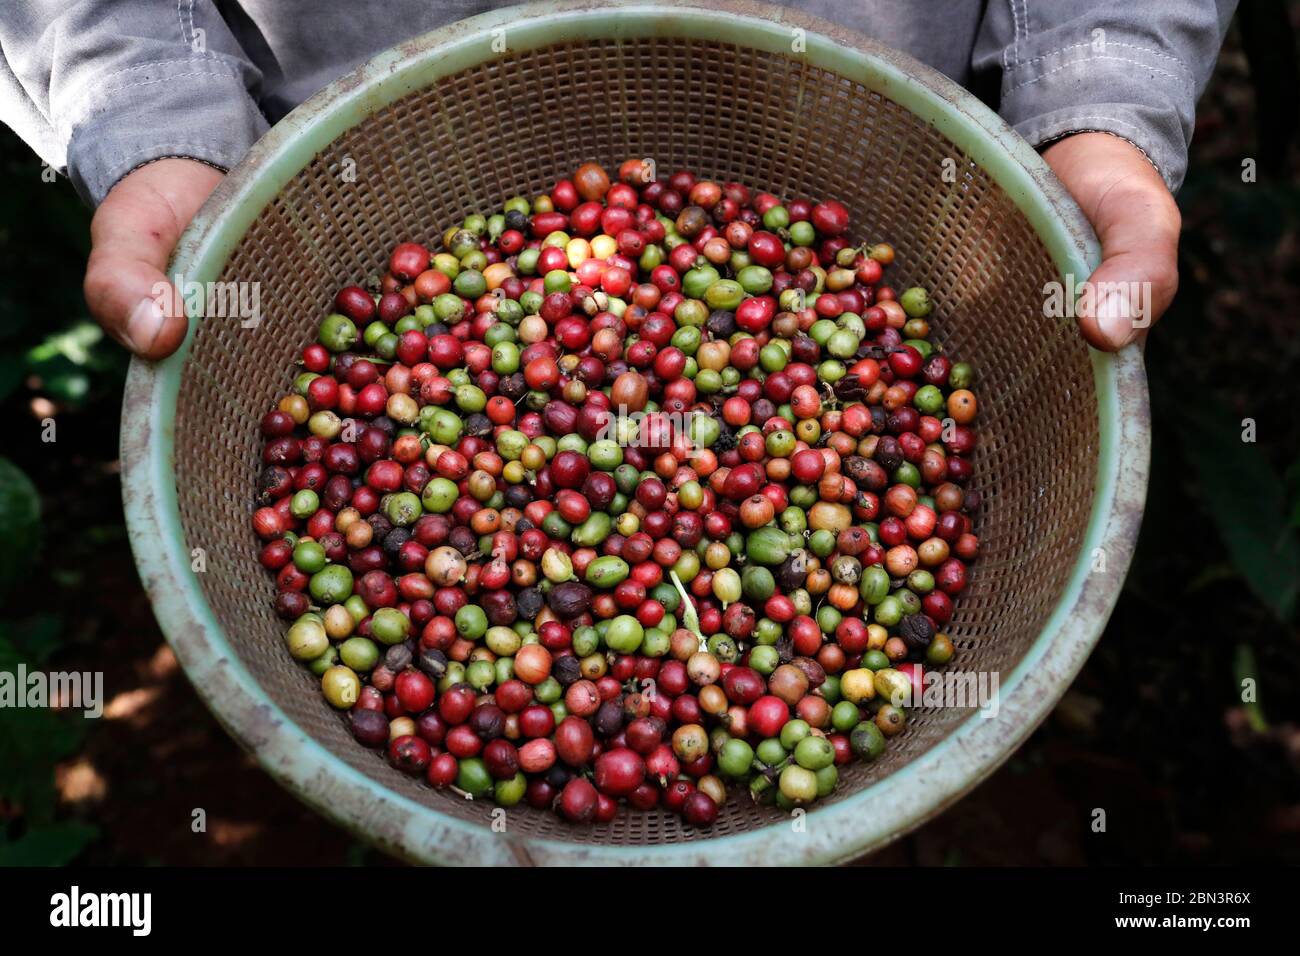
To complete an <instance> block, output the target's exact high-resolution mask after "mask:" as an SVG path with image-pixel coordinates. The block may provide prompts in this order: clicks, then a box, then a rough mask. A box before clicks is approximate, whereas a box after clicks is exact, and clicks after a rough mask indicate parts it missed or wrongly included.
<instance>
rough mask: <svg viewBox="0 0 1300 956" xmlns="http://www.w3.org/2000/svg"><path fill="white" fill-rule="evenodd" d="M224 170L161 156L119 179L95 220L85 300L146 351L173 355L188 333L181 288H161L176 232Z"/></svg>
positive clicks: (134, 347)
mask: <svg viewBox="0 0 1300 956" xmlns="http://www.w3.org/2000/svg"><path fill="white" fill-rule="evenodd" d="M221 177H222V173H221V172H220V171H219V170H216V169H213V168H212V167H211V166H208V165H205V164H204V163H200V162H198V161H196V160H192V159H160V160H158V161H157V162H153V163H149V164H148V165H147V166H141V167H140V168H139V169H136V170H134V171H132V172H130V173H128V174H127V175H126V176H124V177H122V179H121V180H120V181H119V182H118V183H117V185H115V186H114V187H113V188H112V189H111V190H109V193H108V195H107V196H106V197H104V201H103V202H102V203H100V205H99V208H98V209H97V210H95V217H94V219H92V220H91V223H90V241H91V250H90V260H89V261H88V262H87V263H86V279H85V283H84V286H83V289H84V291H85V296H86V304H87V305H88V306H89V307H90V313H91V315H93V316H94V317H95V320H96V321H98V322H99V324H100V325H101V326H103V328H104V331H105V332H107V333H108V334H109V335H111V336H112V337H113V338H115V339H117V341H119V342H121V343H122V344H123V345H125V346H126V347H127V348H128V349H130V350H131V351H132V352H134V353H135V354H136V355H139V356H141V357H143V358H147V359H154V360H157V359H162V358H166V357H167V356H168V355H171V354H172V353H173V352H175V351H176V349H177V348H179V347H180V344H181V342H183V341H184V339H185V330H186V325H187V320H186V318H185V312H184V308H183V306H182V305H181V300H180V296H179V294H178V293H177V292H176V291H175V290H173V291H171V292H170V293H165V294H163V295H159V294H158V293H159V290H160V289H162V288H163V287H164V284H166V285H168V286H169V285H170V277H169V276H167V275H166V274H165V273H164V270H165V269H166V268H167V262H168V260H169V259H170V258H171V254H172V250H173V249H174V248H175V247H176V242H177V240H179V239H180V237H181V233H182V232H183V231H184V230H185V227H186V226H187V225H188V224H189V221H190V220H191V219H192V218H193V217H194V214H195V213H196V212H198V209H199V207H200V206H202V205H203V201H204V200H205V199H207V198H208V194H209V193H210V192H212V190H213V189H214V188H216V185H217V183H219V182H220V181H221Z"/></svg>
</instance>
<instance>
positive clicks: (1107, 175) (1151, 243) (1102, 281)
mask: <svg viewBox="0 0 1300 956" xmlns="http://www.w3.org/2000/svg"><path fill="white" fill-rule="evenodd" d="M1043 158H1044V159H1046V160H1047V162H1048V165H1050V166H1051V167H1052V169H1053V170H1054V171H1055V172H1056V175H1057V176H1059V177H1060V179H1061V182H1062V183H1064V184H1065V188H1066V189H1068V190H1069V191H1070V193H1071V194H1072V195H1073V196H1074V198H1075V201H1077V202H1078V203H1079V206H1080V207H1081V208H1082V209H1083V214H1084V215H1085V216H1087V217H1088V221H1089V222H1091V223H1092V227H1093V228H1094V229H1095V230H1096V231H1097V238H1098V239H1099V240H1100V241H1101V260H1102V261H1101V265H1100V266H1098V267H1097V270H1096V271H1095V272H1093V274H1092V276H1091V277H1090V278H1089V283H1090V284H1091V287H1092V295H1088V296H1085V297H1084V298H1083V300H1081V302H1080V304H1079V310H1078V311H1079V316H1078V318H1079V328H1080V330H1081V331H1082V332H1083V337H1084V338H1086V339H1087V340H1088V341H1089V342H1090V343H1091V344H1092V345H1094V346H1096V347H1097V348H1099V349H1103V350H1105V351H1107V352H1114V351H1116V350H1118V349H1121V348H1123V347H1124V346H1125V345H1128V344H1129V343H1130V342H1132V341H1133V340H1135V339H1136V338H1137V337H1138V336H1139V335H1140V334H1142V333H1143V331H1144V330H1145V329H1146V328H1147V327H1148V326H1149V325H1150V324H1151V323H1153V322H1155V320H1156V319H1158V318H1160V316H1161V314H1162V313H1163V312H1164V311H1165V309H1166V308H1168V306H1169V303H1170V301H1172V300H1173V297H1174V293H1175V292H1176V291H1177V290H1178V233H1179V230H1180V229H1181V227H1182V217H1181V215H1180V214H1179V212H1178V204H1177V203H1175V202H1174V197H1173V196H1172V195H1171V194H1170V192H1169V189H1168V187H1167V186H1165V183H1164V180H1163V179H1161V178H1160V174H1159V173H1157V172H1156V170H1155V168H1154V167H1153V166H1152V165H1151V164H1150V163H1149V162H1147V159H1146V157H1145V156H1143V155H1142V153H1141V151H1140V150H1138V149H1137V147H1135V146H1133V145H1132V144H1131V143H1129V142H1127V141H1125V140H1122V139H1120V138H1119V137H1117V136H1111V135H1110V134H1109V133H1076V134H1074V135H1073V136H1068V137H1066V138H1065V139H1062V140H1059V141H1058V142H1055V143H1053V144H1052V145H1051V146H1049V147H1048V148H1047V149H1046V150H1045V151H1044V152H1043Z"/></svg>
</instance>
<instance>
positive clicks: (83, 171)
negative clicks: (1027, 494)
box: [0, 0, 266, 203]
mask: <svg viewBox="0 0 1300 956" xmlns="http://www.w3.org/2000/svg"><path fill="white" fill-rule="evenodd" d="M0 51H2V52H3V60H0V121H2V122H4V123H5V124H6V125H7V126H10V127H11V128H13V129H14V131H15V132H17V133H18V135H19V136H21V137H22V138H23V139H24V140H26V141H27V142H28V143H29V144H30V145H31V146H32V147H33V148H34V149H35V150H36V151H37V153H39V154H40V156H41V158H42V159H43V160H44V161H45V162H46V163H48V164H49V165H51V166H53V167H54V168H56V169H58V170H60V171H66V172H67V174H68V175H69V176H70V177H71V179H72V181H73V184H74V185H75V186H76V188H77V191H78V192H79V193H80V194H81V195H82V197H83V198H85V199H86V200H87V201H89V202H91V203H98V202H100V201H101V200H102V199H103V198H104V196H105V195H106V194H107V193H108V191H109V190H110V189H111V188H112V187H113V185H114V184H115V183H116V182H117V181H118V180H119V179H121V178H122V177H123V176H125V175H126V174H127V173H129V172H130V171H131V170H132V169H135V168H136V167H137V166H140V165H141V164H143V163H146V162H149V161H150V160H154V159H160V158H162V157H164V156H187V157H190V158H193V159H198V160H201V161H203V162H206V163H209V164H211V165H213V166H217V167H219V168H221V169H229V168H230V167H231V166H233V165H234V164H235V163H236V162H238V161H239V158H240V157H241V156H243V154H244V153H245V152H247V150H248V148H249V147H250V146H251V145H252V144H253V142H254V141H255V140H256V139H257V138H258V137H259V136H260V135H261V134H262V133H263V132H265V130H266V120H265V118H264V117H263V116H262V114H261V113H260V112H259V110H258V108H257V104H256V102H255V99H254V97H255V96H256V92H257V88H258V84H259V83H260V82H261V74H260V73H259V72H258V70H257V69H256V68H255V67H254V66H253V65H252V64H251V63H250V62H249V60H248V58H247V57H246V56H245V55H244V52H243V51H242V50H241V49H240V48H239V45H238V43H236V41H235V39H234V38H233V37H232V36H231V34H230V31H229V29H228V28H227V27H226V25H225V22H224V21H223V20H222V18H221V17H220V16H219V15H218V13H217V11H216V9H215V8H214V6H213V3H212V0H176V2H168V0H70V2H69V0H34V2H29V3H17V2H6V3H4V4H0Z"/></svg>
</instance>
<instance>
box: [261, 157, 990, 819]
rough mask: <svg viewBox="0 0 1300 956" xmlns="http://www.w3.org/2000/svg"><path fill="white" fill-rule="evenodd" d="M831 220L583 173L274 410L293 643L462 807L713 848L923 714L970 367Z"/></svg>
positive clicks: (962, 560)
mask: <svg viewBox="0 0 1300 956" xmlns="http://www.w3.org/2000/svg"><path fill="white" fill-rule="evenodd" d="M848 235H849V214H848V211H847V210H846V208H845V207H844V206H843V205H841V204H840V203H838V202H836V201H834V200H829V199H825V200H821V201H813V200H808V199H793V200H789V201H783V200H782V199H780V198H778V197H776V196H774V195H771V194H769V193H764V192H753V191H751V190H750V189H749V188H747V187H745V186H743V185H740V184H738V183H717V182H711V181H708V180H704V179H699V178H697V177H696V176H695V175H693V174H692V173H689V172H677V173H675V174H673V175H672V176H671V177H670V178H667V179H658V178H655V176H654V175H653V167H652V166H651V165H649V164H648V163H647V162H645V161H642V160H629V161H628V162H626V163H624V164H623V165H622V166H621V167H620V168H619V170H618V175H617V178H616V179H614V180H611V178H610V176H609V175H608V173H607V172H606V171H605V170H604V169H603V168H601V167H600V166H599V165H597V164H594V163H587V164H585V165H583V166H582V167H580V168H579V169H578V170H577V171H576V173H575V174H574V175H573V176H572V177H571V178H569V179H563V180H561V181H559V182H558V183H556V184H555V186H554V188H553V189H552V190H551V191H550V193H549V194H546V195H541V196H537V197H536V198H534V199H532V200H529V199H525V198H522V197H515V198H512V199H510V200H508V201H507V202H506V203H505V204H504V207H503V208H502V210H501V211H500V212H497V213H494V214H493V215H489V216H483V215H471V216H469V217H467V218H466V219H465V220H464V221H463V222H462V223H460V224H459V225H457V226H454V227H452V228H450V229H448V230H447V231H446V232H445V233H443V234H442V235H441V236H438V237H436V240H435V241H431V242H428V243H426V244H420V243H416V242H405V243H402V244H401V245H399V246H398V247H397V248H396V249H394V250H393V252H392V256H391V258H390V260H389V262H388V264H387V270H386V272H385V273H384V274H383V275H382V277H376V278H375V280H374V282H373V283H372V284H371V286H370V287H368V288H363V287H361V286H350V287H348V288H345V289H342V290H341V291H339V292H338V294H337V296H336V297H335V299H334V306H333V311H332V312H331V313H330V314H329V315H328V316H326V317H325V319H324V321H323V322H322V323H321V325H320V330H319V338H318V341H317V342H315V343H313V344H311V345H309V346H307V347H306V348H305V349H304V350H303V352H302V357H301V367H302V370H301V373H300V374H299V375H298V376H297V378H296V380H295V381H294V383H293V387H292V389H291V391H290V392H289V393H288V394H287V395H285V396H284V397H283V398H282V399H281V400H280V401H279V403H278V404H277V405H276V407H275V408H273V409H272V410H271V411H269V412H267V414H266V415H265V417H264V418H263V419H262V421H261V431H262V435H263V436H264V439H265V441H264V445H263V450H262V466H263V470H262V472H261V476H260V479H259V482H258V488H257V498H258V507H257V509H256V511H255V513H254V514H253V527H254V529H255V531H256V533H257V534H258V535H259V536H260V538H261V539H262V542H263V543H262V547H261V562H262V564H263V565H264V566H265V567H266V568H267V569H268V570H269V571H271V572H273V573H274V575H275V578H276V583H277V585H278V594H277V596H276V598H275V607H276V609H277V611H278V613H279V614H280V616H281V617H282V618H284V619H285V620H286V621H288V622H290V623H289V625H288V630H287V634H286V642H287V645H288V651H289V653H290V654H291V655H292V656H293V657H294V658H296V659H297V660H299V661H302V662H303V663H304V664H305V665H306V666H307V667H308V668H310V670H311V671H312V673H314V674H316V675H318V676H319V678H320V686H321V690H322V692H323V694H324V696H325V699H326V700H327V701H328V702H329V703H330V704H331V705H332V706H333V707H335V708H338V709H339V710H340V711H345V712H347V714H348V720H349V724H350V728H351V732H352V734H353V735H354V736H355V737H356V739H357V740H358V741H359V742H360V743H361V744H362V745H364V746H366V747H373V748H383V749H385V750H386V752H387V756H388V759H389V760H390V761H391V762H392V764H393V765H394V766H395V767H397V768H398V769H399V770H401V771H403V772H405V773H408V774H411V775H414V776H418V777H421V778H423V779H425V780H427V781H428V783H429V784H430V785H432V786H433V787H436V788H452V789H455V790H456V791H458V792H459V793H460V794H462V795H463V796H467V797H472V798H475V799H479V798H491V799H493V800H495V801H496V803H497V804H500V805H502V806H507V807H509V806H514V805H517V804H519V803H520V802H526V803H527V804H529V805H531V806H533V807H538V808H553V809H554V810H555V811H556V812H558V813H559V814H560V815H561V816H563V817H564V818H565V819H567V820H570V821H573V822H575V823H586V822H592V821H595V822H608V821H609V820H611V819H613V818H614V817H615V816H616V814H618V813H619V808H620V804H621V802H623V801H626V803H627V804H629V805H630V806H632V807H634V808H637V809H639V810H649V809H651V808H654V807H663V808H666V809H668V810H670V811H673V812H675V813H678V814H681V816H682V817H683V819H684V820H685V821H687V822H688V823H690V824H693V825H698V826H707V825H708V824H710V823H712V822H713V821H714V820H715V819H716V817H717V815H718V812H719V808H720V807H721V806H722V805H723V803H724V802H725V801H726V800H727V799H728V793H729V791H734V790H745V791H747V793H746V794H745V799H750V798H752V799H754V800H757V801H760V802H764V803H775V804H776V805H777V806H779V807H781V808H783V809H786V810H790V809H792V808H795V807H799V806H807V805H809V804H812V803H814V802H815V801H817V800H818V799H820V798H824V797H826V796H827V795H829V794H830V793H831V792H832V791H833V790H834V789H835V786H836V783H837V780H838V776H839V768H841V767H843V766H844V765H845V764H847V763H848V762H850V761H852V760H854V759H861V760H866V761H871V760H875V759H877V758H878V757H879V756H880V754H881V753H882V752H883V751H884V749H885V747H886V744H887V741H888V739H889V738H891V737H893V736H895V735H897V734H898V733H900V732H901V731H902V730H903V729H904V727H905V725H906V722H907V713H906V710H907V707H908V706H909V705H910V703H911V702H912V701H913V700H917V699H918V698H917V696H916V695H917V692H918V691H919V690H920V688H921V687H922V681H923V668H925V667H930V666H941V665H943V664H945V663H947V662H948V661H949V660H950V659H951V657H952V656H953V643H952V641H951V640H950V639H949V638H948V637H947V636H946V635H945V634H944V633H943V629H944V627H945V625H946V624H947V622H948V621H949V620H950V618H951V616H952V613H953V599H954V598H955V597H956V595H958V594H959V593H960V592H961V591H962V590H963V588H964V587H965V586H966V582H967V574H968V566H969V564H970V562H972V561H973V560H974V559H975V558H976V555H977V553H978V550H979V542H978V539H977V538H976V537H975V535H974V534H973V533H972V515H973V514H975V513H976V512H977V510H978V505H979V493H978V491H976V490H975V489H973V488H972V487H970V478H971V472H972V466H971V457H970V456H971V452H972V450H973V449H974V446H975V433H974V431H973V429H972V427H971V423H972V421H973V420H974V418H975V417H976V399H975V396H974V395H973V394H972V392H971V391H970V385H971V381H972V371H971V369H970V367H969V366H968V365H965V364H963V363H954V362H952V361H951V360H950V359H949V358H948V357H947V356H946V355H944V354H943V352H942V351H941V350H940V349H939V348H938V347H936V346H935V345H933V344H932V343H931V341H930V325H929V322H928V319H927V316H928V315H929V314H930V312H931V308H932V306H931V302H930V299H929V297H928V295H927V292H926V290H925V289H923V288H919V287H913V288H908V289H905V290H899V289H895V288H894V287H892V286H890V285H888V284H887V283H886V282H885V278H884V273H885V270H886V268H887V267H888V266H889V265H890V263H891V262H892V261H893V259H894V251H893V249H892V248H891V247H890V246H888V245H886V244H875V245H870V246H855V245H852V244H851V242H850V239H849V238H848Z"/></svg>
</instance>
